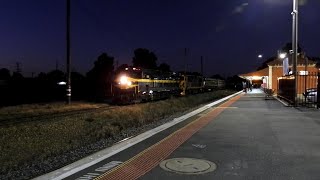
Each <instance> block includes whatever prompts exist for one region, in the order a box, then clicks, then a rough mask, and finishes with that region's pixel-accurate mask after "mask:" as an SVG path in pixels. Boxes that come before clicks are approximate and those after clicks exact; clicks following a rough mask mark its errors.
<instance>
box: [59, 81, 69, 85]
mask: <svg viewBox="0 0 320 180" xmlns="http://www.w3.org/2000/svg"><path fill="white" fill-rule="evenodd" d="M57 84H58V85H66V84H67V83H66V82H64V81H61V82H58V83H57Z"/></svg>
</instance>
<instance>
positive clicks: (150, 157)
mask: <svg viewBox="0 0 320 180" xmlns="http://www.w3.org/2000/svg"><path fill="white" fill-rule="evenodd" d="M241 96H242V95H238V96H236V97H233V98H232V99H230V100H228V101H227V102H225V103H223V104H221V105H220V106H218V108H214V109H213V110H211V111H210V112H209V113H208V114H206V115H205V116H202V117H200V118H198V119H196V120H195V121H193V122H191V123H189V124H188V125H186V126H184V127H182V128H181V129H179V130H177V131H175V132H174V133H172V134H171V135H169V136H168V137H166V138H164V139H163V140H161V141H159V142H158V143H156V144H154V145H152V146H150V147H149V148H147V149H145V150H144V151H142V152H141V153H139V154H137V155H136V156H134V157H132V158H131V159H129V160H128V161H126V162H124V163H123V164H121V165H119V166H118V167H116V168H114V169H112V170H111V171H108V172H106V173H104V174H103V175H101V176H99V177H97V178H96V180H121V179H123V180H131V179H138V178H139V177H141V176H143V175H144V174H146V173H147V172H149V171H150V170H151V169H153V168H154V167H156V166H157V165H158V164H159V163H160V162H162V161H163V160H164V159H165V158H167V157H168V156H169V155H170V154H171V153H172V152H173V151H174V150H176V149H177V148H178V147H179V146H180V145H181V144H182V143H184V142H185V141H186V140H188V139H189V138H190V137H191V136H192V135H193V134H195V133H196V132H197V131H199V130H200V129H201V128H202V127H204V126H205V125H207V124H208V123H209V122H210V121H212V120H213V119H214V118H215V117H216V116H218V115H219V114H220V113H221V112H222V111H224V110H225V109H226V108H223V107H228V106H230V105H231V104H232V103H234V102H235V101H237V100H238V99H239V98H240V97H241Z"/></svg>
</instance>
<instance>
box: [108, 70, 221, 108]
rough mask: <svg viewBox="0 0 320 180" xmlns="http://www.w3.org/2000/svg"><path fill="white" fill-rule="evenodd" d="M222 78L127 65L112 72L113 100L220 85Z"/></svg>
mask: <svg viewBox="0 0 320 180" xmlns="http://www.w3.org/2000/svg"><path fill="white" fill-rule="evenodd" d="M224 87H225V81H224V80H220V79H213V78H205V77H203V76H201V75H195V74H188V73H187V74H186V75H185V74H184V73H174V72H161V71H158V70H150V69H139V68H135V67H127V68H125V69H123V70H120V71H119V72H117V73H116V75H115V78H114V83H113V85H112V95H113V98H114V102H124V103H128V102H135V101H152V100H157V99H164V98H168V97H170V96H184V95H188V94H196V93H200V92H206V91H212V90H215V89H222V88H224Z"/></svg>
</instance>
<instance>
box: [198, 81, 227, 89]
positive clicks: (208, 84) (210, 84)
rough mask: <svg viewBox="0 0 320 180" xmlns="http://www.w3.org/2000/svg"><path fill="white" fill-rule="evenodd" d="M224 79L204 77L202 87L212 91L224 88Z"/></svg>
mask: <svg viewBox="0 0 320 180" xmlns="http://www.w3.org/2000/svg"><path fill="white" fill-rule="evenodd" d="M225 85H226V84H225V81H224V80H221V79H214V78H204V83H203V89H204V91H213V90H217V89H223V88H225Z"/></svg>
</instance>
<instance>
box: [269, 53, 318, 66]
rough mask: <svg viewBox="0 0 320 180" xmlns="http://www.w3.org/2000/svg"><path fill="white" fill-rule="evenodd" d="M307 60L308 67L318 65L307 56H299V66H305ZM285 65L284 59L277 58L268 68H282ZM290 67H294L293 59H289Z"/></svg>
mask: <svg viewBox="0 0 320 180" xmlns="http://www.w3.org/2000/svg"><path fill="white" fill-rule="evenodd" d="M306 60H307V64H308V66H315V65H316V64H317V62H316V61H313V60H310V59H308V58H307V57H306V56H305V55H303V54H302V55H299V56H298V60H297V61H298V62H297V65H303V66H304V65H305V61H306ZM282 65H283V59H280V58H276V59H275V60H273V61H271V62H269V63H268V66H282ZM289 66H292V58H289Z"/></svg>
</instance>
